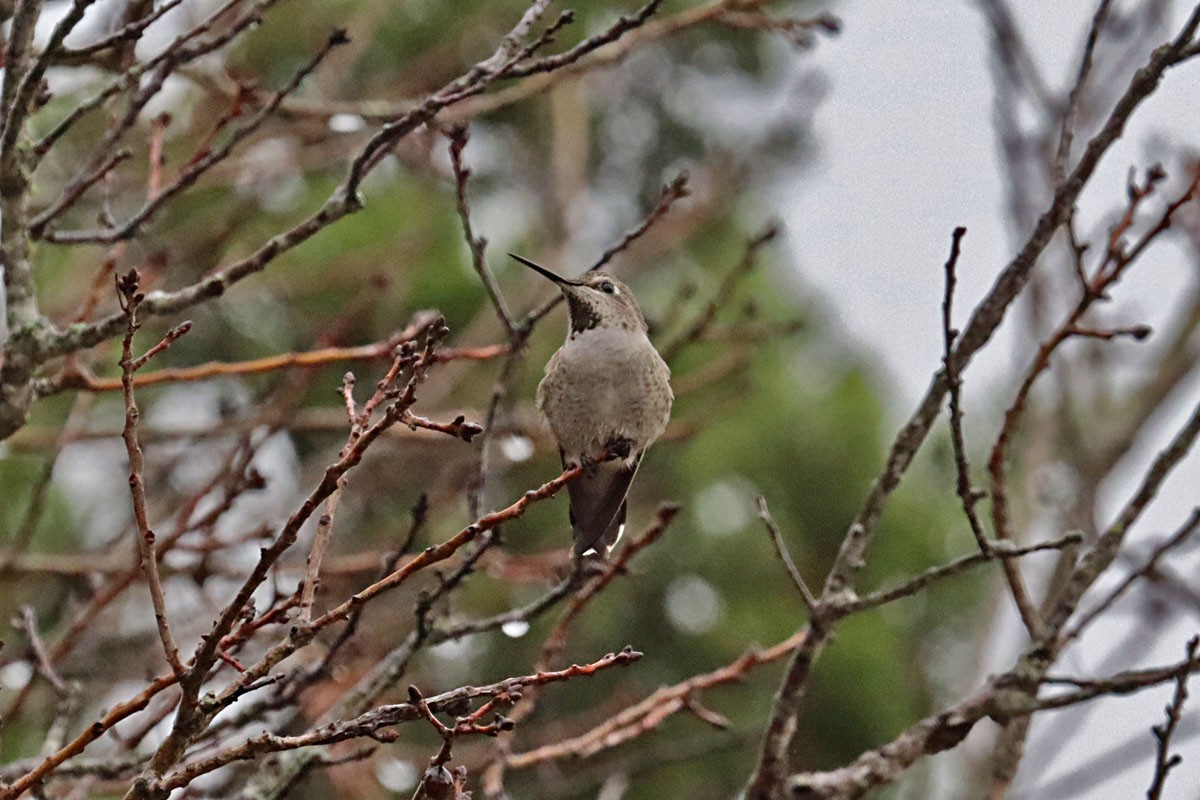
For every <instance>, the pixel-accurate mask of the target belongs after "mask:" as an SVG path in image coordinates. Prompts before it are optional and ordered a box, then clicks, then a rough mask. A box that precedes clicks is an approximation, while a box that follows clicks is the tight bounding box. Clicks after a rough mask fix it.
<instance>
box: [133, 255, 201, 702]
mask: <svg viewBox="0 0 1200 800" xmlns="http://www.w3.org/2000/svg"><path fill="white" fill-rule="evenodd" d="M139 280H140V276H139V275H138V272H137V270H130V271H129V272H128V273H127V274H126V275H124V276H123V277H120V278H118V279H117V291H118V297H119V299H120V301H121V309H122V310H123V311H124V313H125V315H126V321H127V322H126V328H125V339H124V343H123V345H122V348H121V375H122V383H123V385H124V393H125V429H124V432H123V434H122V438H123V439H124V440H125V451H126V453H128V455H129V490H130V492H131V493H132V495H133V516H134V521H135V522H136V523H137V542H138V552H139V554H140V557H141V563H142V571H143V573H144V574H145V576H146V584H147V586H148V587H149V589H150V601H151V603H152V604H153V606H154V619H155V622H156V623H157V625H158V635H159V638H160V639H161V640H162V647H163V653H164V654H165V655H166V657H167V664H168V665H169V666H170V667H171V671H172V672H173V673H174V674H175V677H176V678H177V679H179V680H182V679H183V676H184V674H185V673H186V668H185V667H184V665H183V661H182V659H181V658H180V657H179V648H178V647H176V646H175V639H174V637H173V636H172V635H171V627H170V624H169V622H168V621H167V609H166V599H165V598H164V597H163V589H162V581H161V579H160V578H159V575H158V553H157V551H156V549H155V535H154V531H153V530H151V528H150V521H149V519H148V517H147V513H146V486H145V479H144V477H143V473H144V471H145V459H144V458H143V456H142V448H141V446H140V445H139V444H138V437H137V423H138V418H139V416H140V413H139V411H138V407H137V403H136V401H135V400H134V394H133V373H134V371H135V370H137V368H138V367H139V366H141V365H142V364H145V363H146V361H147V360H148V359H149V358H150V357H151V356H152V355H153V354H154V353H156V352H161V351H162V350H165V349H166V348H167V347H170V345H171V342H172V341H174V339H176V338H178V337H179V336H182V335H183V333H186V332H187V328H188V327H190V324H189V325H188V326H187V327H184V326H182V325H181V326H179V328H176V329H175V330H174V331H172V333H173V334H175V335H174V336H173V337H172V336H171V334H168V336H167V337H164V338H163V340H162V341H160V342H159V343H158V344H156V345H155V346H154V347H152V348H151V349H150V350H149V351H147V353H146V355H144V356H142V357H141V358H138V359H134V357H133V335H134V333H135V332H136V331H137V329H138V322H137V308H138V305H139V304H140V303H141V301H142V299H143V298H144V295H143V294H142V293H141V291H140V289H139V286H138V283H139Z"/></svg>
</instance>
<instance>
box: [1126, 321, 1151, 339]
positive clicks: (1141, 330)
mask: <svg viewBox="0 0 1200 800" xmlns="http://www.w3.org/2000/svg"><path fill="white" fill-rule="evenodd" d="M1152 333H1154V329H1153V328H1151V327H1150V326H1149V325H1134V326H1133V327H1132V328H1130V329H1129V335H1130V336H1132V337H1133V338H1134V339H1137V340H1138V341H1139V342H1140V341H1142V340H1143V339H1145V338H1146V337H1147V336H1149V335H1150V334H1152Z"/></svg>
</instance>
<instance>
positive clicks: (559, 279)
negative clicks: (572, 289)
mask: <svg viewBox="0 0 1200 800" xmlns="http://www.w3.org/2000/svg"><path fill="white" fill-rule="evenodd" d="M509 256H511V257H512V258H514V259H516V260H517V261H520V262H521V263H522V264H524V265H525V266H527V267H529V268H530V269H531V270H533V271H534V272H537V273H539V274H540V275H541V276H542V277H543V278H549V279H550V280H552V281H554V282H555V283H557V284H558V285H559V286H579V285H580V281H573V280H571V279H570V278H564V277H563V276H562V275H558V274H556V273H553V272H551V271H550V270H548V269H546V268H545V267H543V266H540V265H538V264H535V263H533V262H532V261H530V260H529V259H528V258H522V257H521V256H519V255H517V254H516V253H509Z"/></svg>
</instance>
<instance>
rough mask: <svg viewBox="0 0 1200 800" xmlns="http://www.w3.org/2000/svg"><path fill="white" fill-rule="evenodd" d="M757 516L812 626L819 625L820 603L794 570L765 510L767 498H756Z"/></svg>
mask: <svg viewBox="0 0 1200 800" xmlns="http://www.w3.org/2000/svg"><path fill="white" fill-rule="evenodd" d="M758 516H759V519H761V520H762V521H763V525H765V526H766V529H767V534H768V535H769V536H770V537H771V542H772V543H773V544H774V545H775V552H776V553H777V554H778V555H779V560H780V561H782V562H783V565H784V566H785V567H787V571H788V575H790V576H791V578H792V583H794V584H795V585H796V588H797V589H798V590H799V591H800V597H801V598H802V599H803V600H804V607H805V608H807V609H808V618H809V620H810V621H811V622H812V623H813V624H819V623H820V620H821V617H822V615H823V611H824V609H823V608H822V606H821V603H820V601H818V600H817V598H816V597H814V596H813V593H812V590H811V589H809V588H808V584H807V583H805V582H804V576H803V575H801V574H800V570H798V569H796V562H794V561H792V554H791V553H789V552H788V549H787V545H786V544H785V543H784V541H783V534H781V533H780V532H779V526H778V525H776V524H775V519H774V518H773V517H772V516H771V510H770V509H769V508H767V498H765V497H759V498H758Z"/></svg>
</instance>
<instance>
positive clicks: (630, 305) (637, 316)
mask: <svg viewBox="0 0 1200 800" xmlns="http://www.w3.org/2000/svg"><path fill="white" fill-rule="evenodd" d="M509 255H510V256H512V257H513V258H515V259H516V260H517V261H520V262H521V263H522V264H524V265H525V266H527V267H529V268H530V269H532V270H534V271H535V272H537V273H538V274H540V275H541V276H542V277H544V278H547V279H549V280H551V281H553V282H554V283H555V284H557V286H558V288H559V290H560V291H561V292H562V293H563V296H564V297H566V299H567V308H568V311H569V313H570V316H571V331H570V334H569V335H570V336H578V335H579V334H581V333H584V332H585V331H589V330H593V329H597V328H624V329H626V330H631V331H644V330H646V319H645V317H643V316H642V310H641V308H639V307H638V303H637V299H636V298H635V297H634V296H633V292H631V291H629V287H628V286H626V285H625V284H623V283H621V282H620V281H619V280H617V279H616V278H614V277H613V276H611V275H609V274H607V273H604V272H585V273H584V274H583V275H581V276H580V277H579V278H574V279H572V278H564V277H563V276H561V275H558V274H556V273H553V272H551V271H550V270H548V269H546V268H545V267H543V266H540V265H539V264H535V263H534V262H532V261H530V260H529V259H527V258H522V257H521V256H518V255H514V254H513V253H509Z"/></svg>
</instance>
